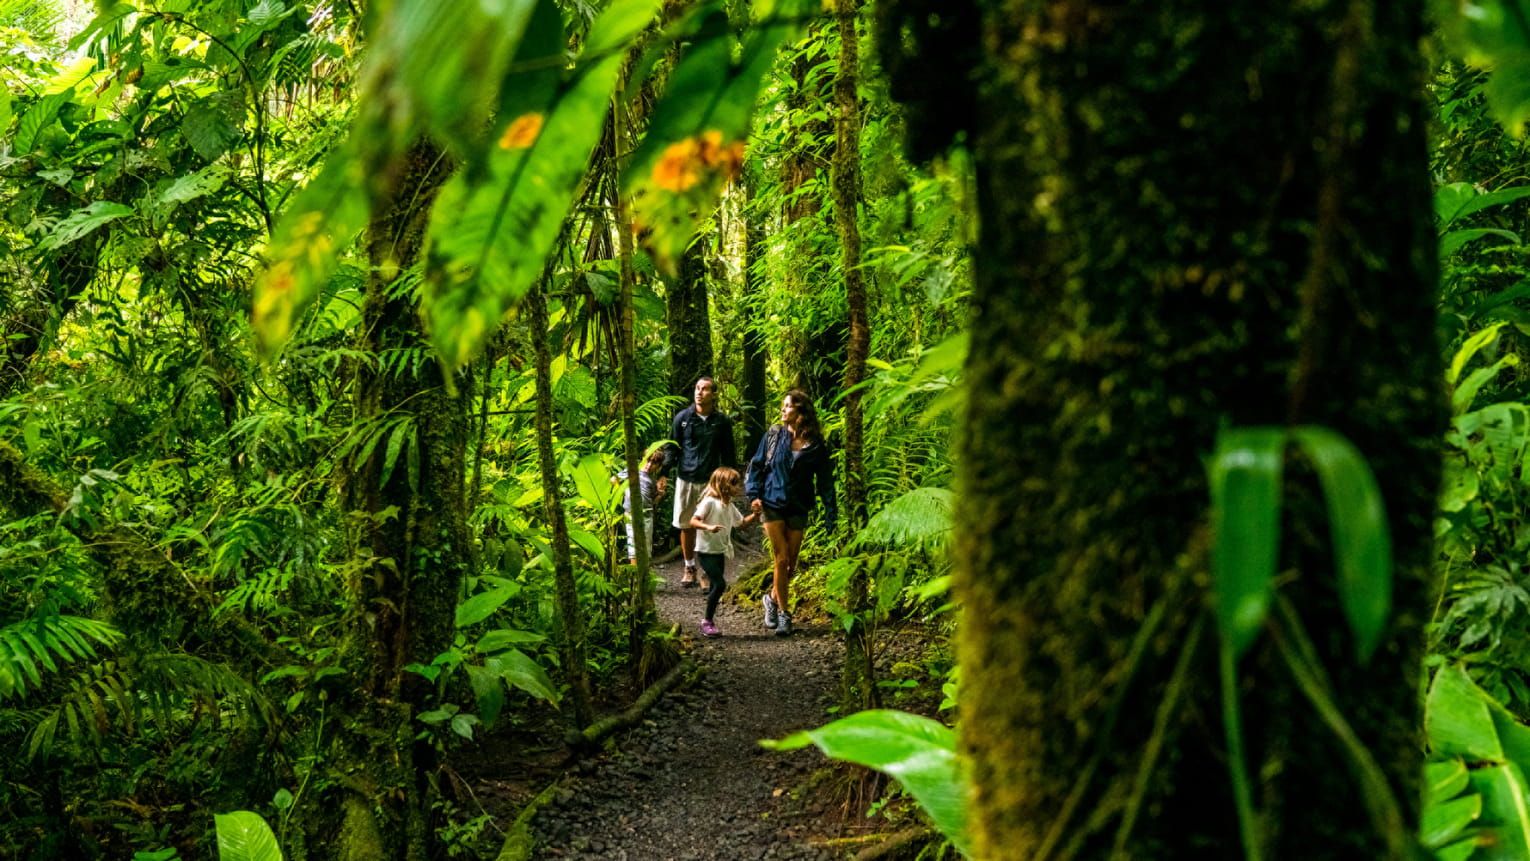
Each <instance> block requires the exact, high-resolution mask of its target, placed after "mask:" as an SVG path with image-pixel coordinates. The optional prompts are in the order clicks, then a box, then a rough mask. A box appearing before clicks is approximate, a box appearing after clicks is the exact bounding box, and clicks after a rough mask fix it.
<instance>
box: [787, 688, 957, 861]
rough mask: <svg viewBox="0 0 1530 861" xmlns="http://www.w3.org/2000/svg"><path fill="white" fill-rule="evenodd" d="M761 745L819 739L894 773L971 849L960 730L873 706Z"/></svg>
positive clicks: (836, 752)
mask: <svg viewBox="0 0 1530 861" xmlns="http://www.w3.org/2000/svg"><path fill="white" fill-rule="evenodd" d="M760 744H762V745H764V746H765V747H768V748H771V749H773V750H796V749H798V748H803V747H807V746H808V745H809V744H815V745H817V746H818V748H819V750H822V751H823V752H824V754H826V755H827V756H830V757H833V758H834V759H841V760H844V761H846V762H853V763H855V764H856V765H863V766H865V767H867V768H873V769H876V770H877V771H880V772H882V773H883V774H886V775H888V776H889V777H892V778H894V779H895V780H897V781H898V782H899V783H900V784H902V785H903V789H904V790H905V791H906V792H908V794H909V795H911V796H913V798H914V800H915V801H917V802H919V806H920V807H922V808H924V811H925V813H927V814H929V816H930V821H931V822H933V823H935V827H936V828H938V829H940V833H941V834H944V835H945V836H946V839H948V840H950V841H951V842H952V843H953V844H955V846H956V848H957V849H958V850H960V851H962V853H963V854H969V852H968V844H967V832H966V813H967V808H966V788H965V782H964V778H963V776H962V769H961V764H960V760H958V758H957V756H956V734H955V733H953V732H952V731H951V730H950V728H948V727H946V726H944V725H943V724H941V723H939V722H937V721H933V720H930V719H929V718H926V717H921V716H919V715H914V714H909V713H907V712H900V711H895V710H892V709H873V710H870V711H862V712H856V713H855V714H853V715H850V716H849V717H846V718H841V719H840V720H837V721H834V722H833V723H831V724H828V725H826V726H821V727H819V728H817V729H810V730H806V731H804V732H799V733H796V734H794V735H789V736H787V737H786V738H783V739H779V740H776V741H762V742H760Z"/></svg>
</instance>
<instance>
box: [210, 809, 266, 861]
mask: <svg viewBox="0 0 1530 861" xmlns="http://www.w3.org/2000/svg"><path fill="white" fill-rule="evenodd" d="M213 823H214V826H215V827H216V828H217V831H218V861H282V850H281V848H280V847H278V846H277V845H276V835H275V834H273V833H271V826H269V825H267V824H266V821H265V820H264V819H261V818H260V814H258V813H251V812H250V811H248V810H236V811H234V812H233V813H219V814H217V815H215V816H214V817H213Z"/></svg>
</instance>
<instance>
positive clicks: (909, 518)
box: [850, 487, 955, 552]
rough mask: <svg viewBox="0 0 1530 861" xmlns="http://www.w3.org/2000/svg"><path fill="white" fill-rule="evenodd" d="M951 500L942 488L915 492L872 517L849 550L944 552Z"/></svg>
mask: <svg viewBox="0 0 1530 861" xmlns="http://www.w3.org/2000/svg"><path fill="white" fill-rule="evenodd" d="M954 499H955V497H954V495H953V494H952V493H951V491H950V490H947V489H946V488H944V487H919V488H915V489H914V490H911V491H909V492H908V493H905V494H903V495H902V496H900V497H898V498H897V499H894V500H893V501H892V502H889V503H888V504H887V505H886V506H885V507H884V508H882V510H881V511H878V512H877V513H876V514H874V515H872V517H871V519H870V520H869V521H867V523H866V525H865V526H864V527H863V528H862V529H861V531H860V532H859V533H857V534H856V536H855V540H854V541H852V542H851V544H850V546H851V548H852V549H856V548H868V547H882V548H889V549H913V548H917V549H923V550H929V551H932V552H939V551H943V550H944V549H945V547H946V545H947V544H948V543H949V542H950V540H951V507H952V503H953V501H954Z"/></svg>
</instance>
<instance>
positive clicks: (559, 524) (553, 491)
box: [526, 275, 595, 727]
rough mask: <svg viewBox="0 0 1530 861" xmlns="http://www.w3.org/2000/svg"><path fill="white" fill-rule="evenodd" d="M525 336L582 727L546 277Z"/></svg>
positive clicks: (533, 299)
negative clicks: (554, 411) (554, 415)
mask: <svg viewBox="0 0 1530 861" xmlns="http://www.w3.org/2000/svg"><path fill="white" fill-rule="evenodd" d="M526 322H527V323H528V324H529V325H528V326H527V332H526V337H528V338H529V339H531V347H532V352H533V354H534V355H535V356H536V370H535V372H534V373H535V375H536V390H537V396H536V401H537V403H536V437H537V466H538V468H539V469H540V471H541V474H542V516H543V517H545V518H547V524H548V531H549V532H550V533H551V535H550V536H549V537H550V538H551V539H552V542H551V543H552V554H553V581H554V586H553V590H554V591H553V594H554V597H555V599H556V602H557V605H558V619H559V621H560V622H562V625H561V627H562V628H563V630H562V632H561V637H560V639H559V640H558V652H559V657H560V659H561V663H562V664H563V672H564V675H565V677H566V678H567V679H568V686H569V696H570V697H572V698H573V701H574V720H575V721H577V722H578V724H579V726H580V727H586V726H589V725H590V723H591V721H592V720H594V717H595V708H594V706H593V705H592V703H591V698H590V674H589V672H588V671H587V670H586V665H585V653H584V614H583V612H581V611H580V608H579V585H578V583H576V582H575V580H574V562H573V556H572V554H571V549H570V547H569V537H568V518H567V516H566V514H565V512H564V511H563V492H562V489H561V488H560V487H559V481H558V455H557V452H556V451H554V450H553V426H552V425H553V418H552V407H553V386H552V351H551V349H550V348H549V347H548V343H547V339H548V338H549V337H550V334H549V332H548V324H547V278H546V276H545V275H544V277H543V278H542V283H540V284H538V285H537V286H536V287H535V288H533V290H532V291H531V295H529V296H527V297H526Z"/></svg>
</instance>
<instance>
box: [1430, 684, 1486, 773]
mask: <svg viewBox="0 0 1530 861" xmlns="http://www.w3.org/2000/svg"><path fill="white" fill-rule="evenodd" d="M1424 734H1425V736H1427V738H1428V739H1429V749H1430V750H1431V751H1432V752H1433V754H1434V755H1435V756H1437V757H1444V756H1460V757H1464V758H1466V759H1467V760H1469V761H1470V760H1484V759H1488V760H1494V761H1502V760H1503V759H1504V750H1503V743H1502V742H1500V741H1499V738H1498V730H1497V727H1496V726H1494V722H1493V716H1492V713H1491V712H1489V710H1488V705H1487V702H1486V701H1485V699H1484V698H1483V697H1482V696H1480V695H1479V692H1478V690H1477V686H1476V685H1475V684H1473V683H1472V680H1471V679H1470V678H1469V677H1467V675H1466V670H1464V669H1462V668H1461V666H1460V665H1458V664H1448V665H1446V666H1443V667H1441V668H1440V669H1439V671H1438V672H1436V673H1435V674H1434V681H1433V682H1431V683H1430V685H1429V694H1428V698H1427V700H1426V701H1425V705H1424Z"/></svg>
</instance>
